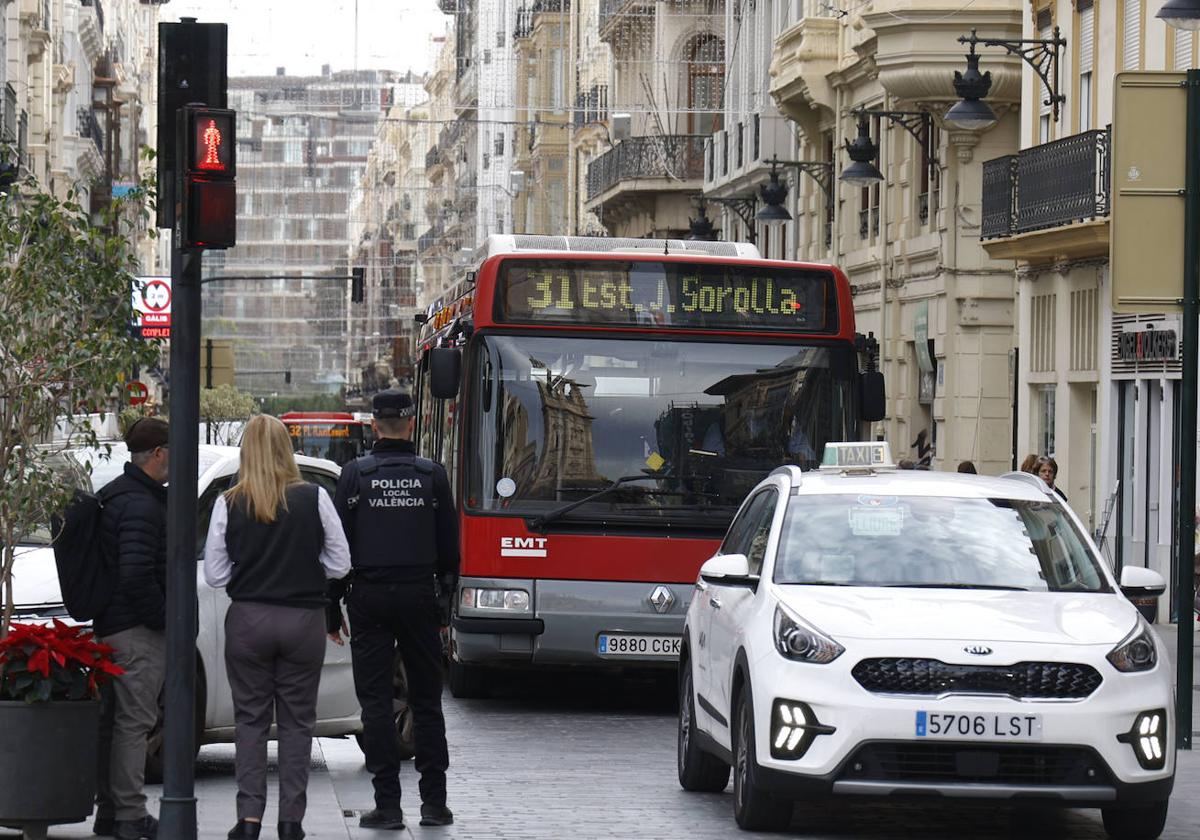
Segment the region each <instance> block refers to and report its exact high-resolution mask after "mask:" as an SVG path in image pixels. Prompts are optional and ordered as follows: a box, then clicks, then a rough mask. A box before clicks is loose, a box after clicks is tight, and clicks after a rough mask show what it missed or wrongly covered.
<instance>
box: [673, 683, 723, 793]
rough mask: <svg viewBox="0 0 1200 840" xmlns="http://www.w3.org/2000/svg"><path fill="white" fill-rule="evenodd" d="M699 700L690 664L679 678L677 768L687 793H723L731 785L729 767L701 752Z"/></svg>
mask: <svg viewBox="0 0 1200 840" xmlns="http://www.w3.org/2000/svg"><path fill="white" fill-rule="evenodd" d="M695 735H696V700H695V695H694V694H693V692H692V666H691V663H687V664H686V665H684V667H683V673H682V674H681V675H680V679H679V743H678V747H677V749H676V766H677V768H678V770H679V785H680V787H682V788H683V789H684V790H694V791H704V792H707V793H720V792H721V791H723V790H725V786H726V785H728V784H729V765H728V764H726V763H725V762H724V761H721V759H719V758H717V757H716V756H715V755H710V754H708V753H706V752H704V751H703V750H701V749H700V745H699V744H697V743H696V738H695Z"/></svg>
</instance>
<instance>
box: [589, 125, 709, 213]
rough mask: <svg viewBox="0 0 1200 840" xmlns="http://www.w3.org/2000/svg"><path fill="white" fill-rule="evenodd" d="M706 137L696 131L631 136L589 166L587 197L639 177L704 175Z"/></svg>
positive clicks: (687, 178) (697, 177) (696, 177)
mask: <svg viewBox="0 0 1200 840" xmlns="http://www.w3.org/2000/svg"><path fill="white" fill-rule="evenodd" d="M704 140H705V137H704V136H702V135H696V134H674V135H666V136H663V137H630V138H629V139H628V140H622V141H621V142H620V143H618V144H617V146H616V148H614V149H610V150H609V151H607V152H605V153H604V154H602V155H601V156H600V157H598V158H596V159H595V160H594V161H592V162H591V163H590V164H589V165H588V172H587V191H588V200H589V201H590V200H591V199H593V198H595V197H596V196H598V195H600V194H601V193H603V192H605V191H606V190H608V189H611V188H612V187H614V186H616V185H617V184H619V183H620V182H621V181H633V180H637V179H639V178H671V179H674V180H678V181H691V180H696V181H699V180H702V179H703V178H704Z"/></svg>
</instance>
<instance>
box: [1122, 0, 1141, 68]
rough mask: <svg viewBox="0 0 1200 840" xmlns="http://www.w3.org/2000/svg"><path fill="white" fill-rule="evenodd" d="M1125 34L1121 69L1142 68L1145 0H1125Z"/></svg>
mask: <svg viewBox="0 0 1200 840" xmlns="http://www.w3.org/2000/svg"><path fill="white" fill-rule="evenodd" d="M1123 2H1124V7H1123V9H1122V11H1123V18H1124V34H1123V37H1122V41H1121V69H1123V70H1140V69H1141V67H1142V3H1143V2H1144V0H1123Z"/></svg>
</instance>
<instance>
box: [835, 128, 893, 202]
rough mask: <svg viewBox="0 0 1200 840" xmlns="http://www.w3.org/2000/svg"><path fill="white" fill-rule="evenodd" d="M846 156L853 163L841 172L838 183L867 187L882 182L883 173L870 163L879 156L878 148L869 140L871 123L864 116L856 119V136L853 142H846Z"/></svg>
mask: <svg viewBox="0 0 1200 840" xmlns="http://www.w3.org/2000/svg"><path fill="white" fill-rule="evenodd" d="M846 154H847V155H849V156H850V160H851V161H853V163H851V164H850V165H849V166H847V167H846V168H845V169H843V170H842V174H841V175H839V176H838V180H839V181H844V182H846V183H847V184H850V185H852V186H855V187H869V186H871V185H873V184H878V183H879V182H880V181H882V180H883V173H882V172H880V171H879V167H877V166H876V165H875V164H874V163H872V162H871V161H873V160H875V158H876V157H877V156H878V155H879V148H878V147H877V146H876V145H875V143H874V141H872V140H871V123H870V121H869V120H868V119H867V118H866V117H865V116H860V117H859V118H858V136H857V137H855V138H854V142H850V141H849V140H847V141H846Z"/></svg>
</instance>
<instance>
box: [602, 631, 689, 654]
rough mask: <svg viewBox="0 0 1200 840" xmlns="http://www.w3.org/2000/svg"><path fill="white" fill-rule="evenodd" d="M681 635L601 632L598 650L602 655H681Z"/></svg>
mask: <svg viewBox="0 0 1200 840" xmlns="http://www.w3.org/2000/svg"><path fill="white" fill-rule="evenodd" d="M679 641H680V637H679V636H635V635H632V634H629V633H601V634H600V635H599V636H597V637H596V652H597V653H599V654H600V655H601V656H661V657H664V658H672V657H674V658H678V657H679Z"/></svg>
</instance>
